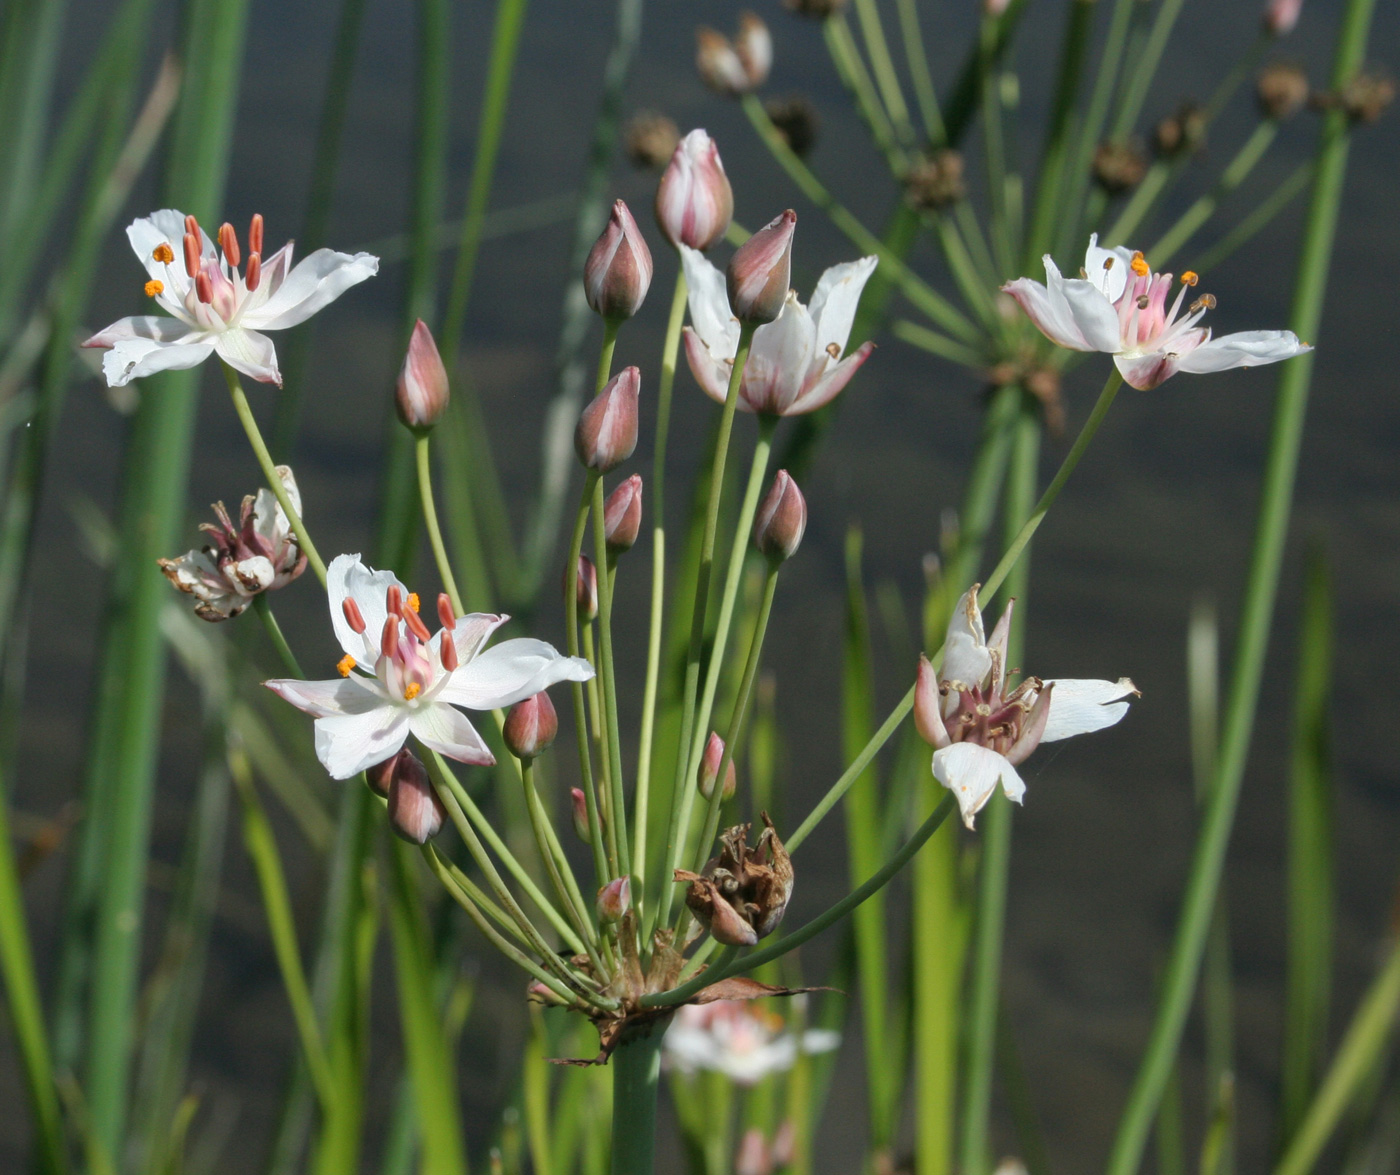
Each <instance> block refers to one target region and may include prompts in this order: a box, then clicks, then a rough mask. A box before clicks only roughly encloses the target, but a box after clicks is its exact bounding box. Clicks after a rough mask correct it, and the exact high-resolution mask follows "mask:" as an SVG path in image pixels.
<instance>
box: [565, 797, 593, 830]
mask: <svg viewBox="0 0 1400 1175" xmlns="http://www.w3.org/2000/svg"><path fill="white" fill-rule="evenodd" d="M569 810H570V813H571V815H572V816H573V818H574V835H575V836H577V837H578V838H579V840H581V841H583V843H584V844H592V843H593V838H592V837H591V836H589V835H588V799H587V797H586V796H584V794H583V789H582V788H577V787H575V788H571V789H570V790H569Z"/></svg>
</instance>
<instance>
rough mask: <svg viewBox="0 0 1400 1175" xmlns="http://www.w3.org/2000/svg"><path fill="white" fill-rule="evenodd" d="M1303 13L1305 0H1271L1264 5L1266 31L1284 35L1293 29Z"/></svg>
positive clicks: (1277, 35)
mask: <svg viewBox="0 0 1400 1175" xmlns="http://www.w3.org/2000/svg"><path fill="white" fill-rule="evenodd" d="M1302 13H1303V0H1269V2H1268V3H1267V4H1266V5H1265V6H1264V31H1265V32H1266V33H1268V34H1269V35H1270V36H1271V37H1282V36H1284V35H1285V34H1286V33H1291V32H1292V31H1293V27H1294V25H1296V24H1297V23H1298V17H1300V16H1301V15H1302Z"/></svg>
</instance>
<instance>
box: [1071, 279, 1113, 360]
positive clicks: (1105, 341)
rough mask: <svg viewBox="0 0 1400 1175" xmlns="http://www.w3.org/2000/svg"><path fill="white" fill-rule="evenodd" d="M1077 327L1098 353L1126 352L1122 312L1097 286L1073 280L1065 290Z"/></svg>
mask: <svg viewBox="0 0 1400 1175" xmlns="http://www.w3.org/2000/svg"><path fill="white" fill-rule="evenodd" d="M1061 292H1062V293H1063V294H1064V297H1065V301H1066V302H1067V303H1068V304H1069V309H1070V313H1071V314H1073V315H1074V324H1075V326H1077V327H1078V328H1079V330H1080V333H1081V334H1082V335H1083V336H1084V341H1085V342H1086V343H1088V344H1089V346H1091V347H1093V348H1094V350H1096V351H1106V352H1108V353H1109V354H1110V355H1111V354H1113V353H1114V352H1115V351H1121V350H1122V349H1123V332H1122V330H1121V329H1120V328H1119V326H1118V311H1116V310H1115V309H1114V308H1113V303H1112V302H1110V301H1109V300H1108V299H1107V298H1106V297H1104V295H1103V292H1102V291H1101V290H1100V289H1099V288H1098V287H1097V286H1095V285H1094V283H1093V282H1088V281H1083V280H1081V279H1080V278H1070V279H1069V280H1067V281H1066V282H1065V283H1064V284H1063V285H1062V286H1061Z"/></svg>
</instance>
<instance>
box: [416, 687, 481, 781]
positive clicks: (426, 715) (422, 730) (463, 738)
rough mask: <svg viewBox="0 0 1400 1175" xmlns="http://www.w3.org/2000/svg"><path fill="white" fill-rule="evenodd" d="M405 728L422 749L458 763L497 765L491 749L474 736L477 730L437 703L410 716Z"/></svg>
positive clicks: (458, 715)
mask: <svg viewBox="0 0 1400 1175" xmlns="http://www.w3.org/2000/svg"><path fill="white" fill-rule="evenodd" d="M408 726H409V729H410V730H411V731H413V736H414V738H416V739H417V740H418V741H419V742H420V743H422V744H423V745H424V746H425V747H427V748H429V749H430V750H434V751H437V752H438V754H440V755H446V756H447V757H448V758H449V759H456V760H457V762H459V763H473V764H476V765H477V766H479V767H490V766H491V764H493V763H494V762H495V761H496V757H495V756H494V755H492V754H491V749H490V747H488V746H487V745H486V744H485V743H484V742H482V740H481V735H479V734H477V732H476V727H474V726H473V725H472V724H471V723H470V722H469V721H468V720H467V716H466V715H465V714H463V713H462V712H461V711H460V710H454V709H453V708H452V707H451V706H445V705H443V704H442V703H440V702H430V703H428V705H426V706H420V707H418V708H417V709H415V710H413V711H412V712H411V713H410V715H409V719H408Z"/></svg>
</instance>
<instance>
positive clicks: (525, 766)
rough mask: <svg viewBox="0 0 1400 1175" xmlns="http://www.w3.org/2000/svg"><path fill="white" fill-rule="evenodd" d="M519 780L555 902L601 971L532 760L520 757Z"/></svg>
mask: <svg viewBox="0 0 1400 1175" xmlns="http://www.w3.org/2000/svg"><path fill="white" fill-rule="evenodd" d="M520 781H521V786H522V787H523V788H524V789H525V806H526V810H527V812H528V813H529V816H530V827H531V828H532V829H533V831H534V834H535V841H536V843H537V844H538V845H539V849H540V858H541V859H542V860H543V861H544V867H545V871H546V872H547V873H548V874H549V881H550V884H551V885H553V886H554V892H555V894H556V895H557V896H558V898H559V904H560V905H561V906H563V907H564V909H565V911H566V912H567V913H569V914H570V915H571V921H572V922H573V924H574V928H575V929H576V930H577V931H578V936H579V938H581V939H582V940H583V944H584V946H585V948H587V951H588V957H589V958H590V959H591V960H592V961H593V966H594V969H595V970H596V971H597V972H598V973H599V974H602V960H601V959H600V958H599V957H598V942H597V936H596V935H595V934H594V933H593V923H592V922H591V921H590V919H589V917H588V906H587V905H586V904H585V903H584V900H583V894H582V892H580V890H579V887H578V881H577V880H576V879H575V877H574V871H573V869H571V868H570V866H569V859H568V858H567V857H566V856H564V851H563V846H562V845H560V843H559V838H558V837H557V836H555V834H554V826H553V825H552V824H551V823H550V819H549V815H548V813H547V812H545V809H544V803H543V802H542V801H541V800H540V796H539V792H538V791H537V790H536V788H535V761H534V760H533V759H521V760H520Z"/></svg>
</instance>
